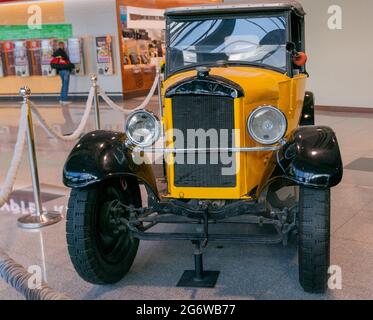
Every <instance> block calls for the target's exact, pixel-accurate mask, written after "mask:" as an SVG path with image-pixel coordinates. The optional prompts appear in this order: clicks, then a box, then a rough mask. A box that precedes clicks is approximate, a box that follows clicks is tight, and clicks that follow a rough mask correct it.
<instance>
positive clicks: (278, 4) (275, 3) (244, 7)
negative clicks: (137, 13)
mask: <svg viewBox="0 0 373 320" xmlns="http://www.w3.org/2000/svg"><path fill="white" fill-rule="evenodd" d="M281 10H293V11H294V12H295V13H297V14H298V15H300V16H304V15H305V14H306V13H305V11H304V9H303V7H302V5H301V4H300V3H299V2H298V1H295V0H284V1H281V0H247V1H242V2H238V3H222V4H206V5H195V6H190V7H179V8H171V9H167V10H166V13H165V15H166V16H178V15H189V14H213V13H231V12H249V11H257V12H260V11H281Z"/></svg>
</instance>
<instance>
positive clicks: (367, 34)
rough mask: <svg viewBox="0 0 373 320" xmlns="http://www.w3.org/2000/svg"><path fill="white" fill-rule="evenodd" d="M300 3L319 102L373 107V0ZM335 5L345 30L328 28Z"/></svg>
mask: <svg viewBox="0 0 373 320" xmlns="http://www.w3.org/2000/svg"><path fill="white" fill-rule="evenodd" d="M224 2H237V0H225V1H224ZM241 2H245V1H241ZM300 2H301V3H302V4H303V6H304V8H305V11H306V12H307V16H306V41H307V42H306V48H307V54H308V56H309V62H308V64H307V68H308V72H309V74H310V79H309V81H308V89H309V90H311V91H314V93H315V95H316V103H317V104H319V105H328V106H348V107H370V108H373V94H372V93H373V41H372V31H373V19H372V12H373V1H372V0H300ZM331 5H339V6H340V7H341V8H342V30H330V29H329V27H328V19H329V17H330V14H328V8H329V7H330V6H331Z"/></svg>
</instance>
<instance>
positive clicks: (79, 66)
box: [67, 38, 84, 76]
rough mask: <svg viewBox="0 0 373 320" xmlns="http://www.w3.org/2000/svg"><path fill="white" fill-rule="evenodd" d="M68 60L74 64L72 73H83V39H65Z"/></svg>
mask: <svg viewBox="0 0 373 320" xmlns="http://www.w3.org/2000/svg"><path fill="white" fill-rule="evenodd" d="M67 47H68V52H69V58H70V62H71V63H73V64H74V65H75V69H74V70H73V73H74V74H75V75H77V76H83V75H84V56H83V39H82V38H69V39H68V41H67Z"/></svg>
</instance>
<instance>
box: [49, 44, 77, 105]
mask: <svg viewBox="0 0 373 320" xmlns="http://www.w3.org/2000/svg"><path fill="white" fill-rule="evenodd" d="M51 66H52V68H54V69H56V70H57V73H58V74H59V75H60V78H61V81H62V87H61V96H60V103H61V104H62V105H67V104H71V102H69V100H68V98H69V84H70V74H71V71H72V70H73V69H74V67H75V66H74V65H73V64H72V63H71V62H70V59H69V56H68V54H67V53H66V50H65V43H64V42H63V41H60V42H59V43H58V49H57V50H56V51H55V52H54V53H53V59H52V61H51Z"/></svg>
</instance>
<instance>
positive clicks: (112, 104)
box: [98, 76, 160, 115]
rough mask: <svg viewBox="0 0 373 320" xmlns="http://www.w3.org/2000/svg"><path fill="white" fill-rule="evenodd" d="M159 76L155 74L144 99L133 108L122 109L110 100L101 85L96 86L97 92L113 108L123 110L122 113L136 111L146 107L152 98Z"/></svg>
mask: <svg viewBox="0 0 373 320" xmlns="http://www.w3.org/2000/svg"><path fill="white" fill-rule="evenodd" d="M159 80H160V79H159V76H156V77H155V79H154V82H153V85H152V87H151V88H150V91H149V93H148V95H147V96H146V98H145V100H144V101H143V102H142V103H141V104H140V105H139V106H138V107H136V108H134V109H130V110H129V109H124V108H122V107H121V106H118V105H117V104H116V103H115V102H114V101H113V100H111V99H110V98H109V97H108V95H107V94H106V93H105V91H103V90H102V89H101V87H98V90H99V94H100V96H101V98H102V99H103V100H104V101H105V102H106V103H107V104H108V105H109V106H110V107H111V108H113V109H116V110H118V111H120V112H123V113H124V114H126V115H128V114H130V113H132V112H134V111H137V110H141V109H145V108H146V107H147V105H148V104H149V103H150V100H151V99H152V97H153V96H154V94H155V91H156V90H157V88H158V84H159Z"/></svg>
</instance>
